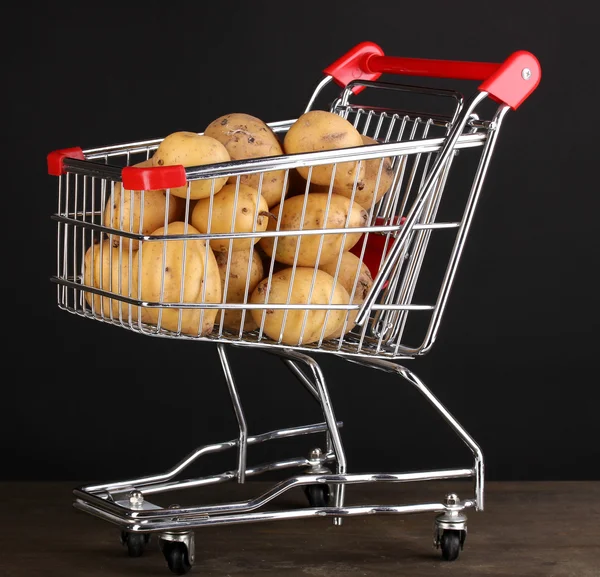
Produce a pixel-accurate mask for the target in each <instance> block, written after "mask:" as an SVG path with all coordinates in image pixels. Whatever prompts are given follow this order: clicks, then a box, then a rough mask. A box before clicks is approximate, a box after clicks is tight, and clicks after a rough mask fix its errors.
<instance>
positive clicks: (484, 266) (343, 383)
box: [0, 0, 600, 481]
mask: <svg viewBox="0 0 600 577" xmlns="http://www.w3.org/2000/svg"><path fill="white" fill-rule="evenodd" d="M49 6H50V4H49V5H48V6H46V7H45V6H42V5H40V6H39V7H37V8H28V6H27V5H26V4H25V5H21V6H18V7H17V9H18V10H19V11H20V15H19V16H18V17H17V18H16V19H15V20H13V21H12V22H11V23H10V24H9V23H8V21H6V22H5V23H6V24H7V25H8V26H9V27H14V28H16V30H17V36H18V37H19V38H20V41H19V42H18V43H17V44H14V45H10V46H9V47H8V48H7V49H6V50H5V53H4V58H5V63H7V64H8V70H7V72H8V74H9V79H8V80H9V81H8V82H6V84H5V90H4V91H3V92H4V94H5V97H8V99H9V105H8V107H7V108H5V117H6V120H7V125H8V127H9V129H10V130H11V132H12V135H11V136H10V139H9V140H8V142H7V143H6V146H7V150H6V151H7V152H8V155H7V156H6V155H5V158H8V159H9V160H10V163H9V165H8V166H5V172H4V174H5V176H8V190H7V189H5V191H4V193H5V198H4V200H5V204H4V206H5V209H6V210H5V212H4V217H5V221H6V222H8V223H9V227H8V230H7V232H6V233H5V237H4V241H5V252H4V254H5V255H7V256H8V262H9V266H7V267H5V268H4V272H3V279H4V282H3V291H4V293H5V296H4V299H3V300H4V307H5V311H8V317H7V316H4V329H5V342H6V343H9V344H8V345H7V346H5V355H4V368H5V372H4V378H3V379H2V381H3V384H2V391H3V393H2V399H3V402H2V416H1V424H0V427H1V428H2V430H3V431H2V434H1V435H0V455H2V456H1V457H0V478H1V479H5V480H7V479H23V480H57V479H66V480H75V479H77V480H85V481H92V480H110V479H115V478H116V479H120V478H123V477H125V476H129V475H137V474H145V473H154V472H159V471H162V470H164V469H166V468H168V467H170V466H171V465H172V464H174V463H175V462H176V461H178V460H179V459H180V458H182V457H183V456H184V455H185V454H187V452H188V451H190V450H192V449H193V448H194V447H196V446H198V445H203V444H207V443H212V442H218V441H224V440H228V439H231V438H234V437H235V436H236V428H235V426H236V425H235V420H234V416H233V412H232V410H231V406H230V404H229V400H228V397H227V391H226V387H225V383H224V379H223V376H222V374H221V372H220V367H219V364H218V358H217V354H216V350H215V346H214V345H211V344H209V343H191V342H183V343H181V342H176V341H173V340H166V339H152V338H147V337H141V336H138V335H136V334H134V333H130V332H128V331H125V330H120V329H117V328H113V327H111V326H108V325H103V324H101V323H92V322H91V321H85V320H82V319H80V318H76V317H73V316H71V315H69V314H67V313H63V312H60V311H59V310H58V307H57V306H56V289H55V286H54V285H53V284H51V283H50V281H49V277H50V275H51V274H52V273H53V270H54V269H53V267H54V264H55V260H54V259H55V250H56V248H55V239H56V231H55V224H54V223H53V222H52V221H51V220H50V216H51V214H52V213H53V211H54V210H55V207H56V196H55V195H56V181H55V179H54V177H50V176H48V174H47V171H46V155H47V154H48V152H50V151H51V150H55V149H59V148H65V147H70V146H80V147H82V148H84V149H85V148H88V147H96V146H103V145H107V144H116V143H120V142H132V141H136V140H144V139H151V138H157V137H161V136H164V135H166V134H167V133H169V132H172V131H175V130H195V131H201V130H203V129H204V127H205V126H206V125H207V124H208V123H209V122H210V121H211V120H212V119H214V118H216V117H218V116H220V115H221V114H225V113H228V112H234V111H240V112H247V113H250V114H254V115H256V116H258V117H260V118H262V119H263V120H265V121H269V122H270V121H274V120H284V119H288V118H294V117H296V116H298V115H299V114H300V113H301V111H302V110H303V109H304V107H305V105H306V103H307V101H308V98H309V97H310V95H311V93H312V91H313V88H314V87H315V86H316V84H317V83H318V81H319V80H320V79H321V78H322V70H323V68H324V67H325V66H327V65H328V64H330V63H331V62H333V61H334V60H335V59H337V58H338V57H339V56H341V55H342V54H343V53H344V52H346V51H347V50H348V49H350V48H351V47H352V46H354V45H355V44H356V43H358V42H360V41H363V40H371V41H373V42H376V43H378V44H379V45H380V46H381V47H382V48H383V49H384V50H385V52H386V53H387V54H389V55H398V56H413V57H422V58H446V59H455V60H481V61H492V62H499V61H502V60H503V59H504V58H505V57H506V56H507V55H508V54H510V53H511V52H512V51H514V50H519V49H524V50H530V51H531V52H533V53H534V54H535V55H536V56H537V57H538V59H539V60H540V62H541V66H542V81H541V83H540V85H539V87H538V89H537V91H536V92H535V93H534V94H533V96H532V97H531V98H530V99H529V100H527V101H526V102H525V103H524V104H523V106H522V107H521V108H519V109H518V110H517V111H516V112H512V113H509V115H508V116H507V119H506V122H505V125H504V127H503V130H502V132H501V134H500V138H499V141H498V146H497V149H496V152H495V155H494V157H493V159H492V165H491V168H490V172H489V175H488V180H487V181H486V184H485V188H484V192H483V195H482V199H481V202H480V204H479V207H478V211H477V214H476V217H475V221H474V224H473V226H472V229H471V234H470V237H469V241H468V243H467V247H466V249H465V253H464V257H463V260H462V262H461V266H460V268H459V274H458V276H457V280H456V283H455V285H454V289H453V292H452V295H451V298H450V302H449V307H448V310H447V313H446V315H445V317H444V323H443V325H442V329H441V332H440V334H439V337H438V341H437V343H436V346H435V347H434V348H433V350H432V352H431V353H430V354H429V355H427V356H425V357H423V358H421V359H418V360H415V361H409V364H408V365H407V366H409V368H411V369H413V370H415V372H416V373H417V374H418V375H419V376H420V377H421V378H423V380H424V381H425V382H426V383H427V384H428V385H429V386H430V387H431V389H432V390H433V391H434V393H435V394H436V395H437V396H438V397H439V398H440V400H442V402H444V403H445V404H446V405H447V406H448V408H449V409H450V410H451V411H452V412H453V413H454V414H455V416H456V417H457V418H458V419H459V420H460V421H461V422H462V424H463V425H464V426H465V428H466V429H467V430H468V431H469V432H470V433H471V434H472V435H473V436H474V438H475V439H476V440H477V441H478V442H479V443H480V445H481V447H482V449H483V452H484V455H485V456H486V458H487V463H486V464H487V477H488V479H490V480H497V479H600V450H599V449H598V443H599V440H600V425H599V424H598V423H599V419H598V401H599V394H598V388H599V386H600V383H599V380H598V372H597V370H596V361H597V349H598V344H599V339H598V328H599V317H598V310H597V297H598V284H597V282H596V280H595V279H596V277H597V274H595V273H596V271H595V269H597V268H598V255H599V250H598V249H599V244H598V218H597V213H598V209H599V208H600V204H599V201H598V192H599V190H598V178H597V170H596V164H597V162H598V159H597V153H598V140H597V130H596V122H597V107H598V104H597V102H598V96H599V92H600V91H599V88H600V86H599V83H598V72H597V71H598V57H599V56H600V55H599V54H598V49H597V44H596V41H595V34H596V32H595V30H594V19H593V17H592V16H591V15H590V14H589V13H588V10H591V8H589V9H588V8H586V7H585V6H586V4H585V3H583V2H573V1H571V2H568V3H564V4H563V5H560V6H561V7H560V8H559V7H554V6H553V5H552V4H550V3H548V2H503V3H500V4H499V3H495V2H494V3H492V2H481V1H459V2H446V1H442V0H438V1H433V0H429V1H428V2H418V3H409V2H399V1H396V0H394V1H376V0H374V1H370V2H358V1H354V0H353V1H349V0H347V1H345V2H340V1H333V0H330V1H327V2H303V3H301V2H293V3H291V2H290V3H287V2H268V1H253V2H241V1H237V2H236V1H228V2H221V3H216V2H215V3H211V2H194V3H193V2H187V3H183V2H180V3H163V2H145V3H140V5H139V6H138V7H137V8H129V7H127V5H126V4H125V3H124V2H123V3H120V4H114V5H110V4H108V3H90V4H85V7H84V5H83V4H81V3H79V4H68V3H63V4H60V5H58V4H53V5H52V8H50V7H49ZM28 11H29V12H28ZM414 80H415V79H408V81H410V82H413V81H414ZM440 85H444V86H447V85H448V83H440ZM475 88H476V86H475V84H473V85H468V86H467V87H465V88H464V90H465V92H466V93H467V94H469V93H470V92H469V91H472V90H475ZM461 89H463V86H462V85H461ZM5 106H6V104H5ZM5 230H6V229H5ZM231 357H232V361H233V363H234V370H235V371H236V373H235V374H236V375H237V376H239V387H240V392H241V396H242V400H243V402H244V404H245V408H246V412H247V418H248V422H249V425H250V429H251V433H253V434H255V433H260V432H264V431H267V430H271V429H274V428H277V427H280V426H292V425H299V424H305V423H308V422H315V421H318V420H321V417H320V415H319V411H318V407H317V406H316V405H315V404H314V403H313V401H312V400H311V399H310V398H309V396H308V395H307V393H306V392H305V391H304V390H303V389H302V388H301V387H300V386H299V385H298V384H297V383H296V382H295V381H294V380H293V379H292V378H291V376H290V375H289V374H288V373H287V372H286V370H285V368H284V367H283V366H282V365H281V363H280V362H279V361H277V359H276V358H274V357H272V356H270V355H267V354H264V353H261V352H255V351H254V350H252V349H247V350H239V351H232V353H231ZM317 359H318V360H321V361H322V366H323V369H324V371H325V375H326V377H328V379H329V381H328V382H329V384H330V389H331V394H332V397H333V401H334V406H335V408H336V411H337V416H338V418H339V419H341V420H343V421H344V423H345V426H344V429H343V439H344V441H345V444H346V451H347V456H348V462H349V468H350V470H351V471H354V472H360V471H368V470H371V471H392V470H393V471H397V472H401V471H408V470H412V469H419V468H424V467H434V468H442V467H446V466H448V467H454V466H462V465H463V464H464V465H468V463H469V462H470V460H469V459H470V456H469V455H470V454H469V452H468V450H467V449H466V448H465V447H464V446H462V444H461V443H460V442H459V441H458V440H457V438H456V437H455V436H454V435H453V433H452V432H450V431H449V430H448V429H447V428H446V427H445V425H444V423H442V421H441V419H440V418H439V417H438V416H437V415H436V414H435V413H434V412H433V411H432V410H431V409H430V407H429V406H427V405H426V403H425V402H424V401H423V399H422V398H421V397H419V395H418V393H417V392H416V391H415V390H413V389H411V388H410V387H409V385H407V384H406V383H404V382H401V381H400V380H399V379H395V378H394V377H392V376H390V375H386V374H383V373H374V372H373V371H371V370H368V369H365V368H362V367H359V366H356V365H354V364H350V363H347V362H346V361H343V360H341V359H337V358H329V357H326V356H319V357H317ZM320 440H321V439H319V442H320ZM310 446H312V441H311V440H309V439H306V438H304V439H300V440H296V441H290V442H289V443H283V442H276V443H274V444H273V445H272V446H264V447H260V448H256V449H252V450H251V452H250V459H251V461H252V462H253V463H255V462H259V461H264V460H266V459H272V458H278V457H280V456H282V457H293V456H297V455H298V453H300V455H304V454H305V453H306V452H307V450H308V449H309V448H310ZM223 466H225V467H226V468H231V467H233V466H234V455H224V456H223V457H222V458H220V459H213V460H208V461H207V462H206V463H205V464H204V465H203V466H200V469H199V470H201V471H203V472H206V471H208V470H209V469H211V470H212V469H213V468H217V467H223ZM219 470H222V469H219Z"/></svg>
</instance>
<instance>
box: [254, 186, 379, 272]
mask: <svg viewBox="0 0 600 577" xmlns="http://www.w3.org/2000/svg"><path fill="white" fill-rule="evenodd" d="M328 200H329V195H328V194H324V193H320V192H311V193H309V194H308V195H307V196H306V211H305V214H304V222H301V217H302V209H303V206H304V201H305V196H304V195H301V196H293V197H291V198H288V199H286V200H285V203H284V205H283V214H282V216H281V222H280V226H279V230H317V229H326V228H344V227H346V226H347V228H349V229H351V228H353V227H362V226H365V225H366V223H367V219H368V214H367V211H366V210H364V209H363V208H362V206H360V205H359V204H358V203H356V202H354V203H352V205H351V203H350V199H348V198H346V197H345V196H342V195H340V194H332V195H331V201H330V207H329V212H328V213H327V223H325V222H324V218H325V211H326V207H327V203H328ZM280 206H281V205H278V206H276V207H275V208H273V209H272V211H271V212H272V213H273V216H274V218H269V223H268V227H267V230H276V229H277V219H278V218H279V210H280ZM349 213H350V218H349V219H348V224H347V225H346V219H347V217H348V214H349ZM361 234H362V233H352V232H348V233H346V234H345V239H344V234H341V233H332V234H323V235H319V234H315V235H305V236H303V237H300V236H297V235H292V236H281V237H277V238H278V240H277V248H276V251H277V252H276V254H275V259H276V260H277V261H278V262H281V263H284V264H287V265H290V266H291V265H293V264H294V257H295V254H296V244H297V242H298V240H299V239H300V249H299V251H298V262H297V264H298V265H299V266H314V265H315V264H316V262H317V254H318V250H319V243H320V242H321V239H323V245H322V248H321V254H320V258H319V263H320V264H325V263H327V262H329V261H330V260H332V259H335V258H337V257H338V255H339V253H340V250H342V245H343V250H350V249H351V248H352V247H353V246H354V245H355V244H356V243H357V242H358V241H359V240H360V237H361ZM259 245H260V246H261V248H262V249H263V250H264V252H265V253H266V254H267V255H268V256H273V246H274V238H273V237H263V238H261V239H260V241H259Z"/></svg>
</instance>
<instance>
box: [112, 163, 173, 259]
mask: <svg viewBox="0 0 600 577" xmlns="http://www.w3.org/2000/svg"><path fill="white" fill-rule="evenodd" d="M133 166H136V167H140V168H143V167H148V166H152V159H151V158H150V159H148V160H145V161H142V162H138V163H137V164H134V165H133ZM142 196H143V199H144V201H143V218H142ZM132 207H133V210H132ZM166 211H167V193H166V191H165V190H145V191H143V192H142V191H139V190H125V193H123V185H122V184H121V183H120V182H115V184H114V191H113V193H112V194H110V196H109V197H108V199H107V201H106V206H105V207H104V215H103V224H104V226H108V227H111V228H115V229H117V230H122V231H125V232H131V233H134V234H150V233H151V232H152V231H153V230H155V229H157V228H158V227H159V226H164V224H165V213H166ZM184 211H185V202H184V201H183V199H181V198H178V197H176V196H174V195H172V194H171V195H169V214H168V216H167V223H169V222H173V221H174V220H179V219H181V218H183V214H184ZM132 213H133V214H132ZM113 242H114V246H119V244H122V245H123V249H124V250H137V249H138V248H139V241H138V240H137V239H129V238H126V237H119V236H117V235H115V236H114V237H113Z"/></svg>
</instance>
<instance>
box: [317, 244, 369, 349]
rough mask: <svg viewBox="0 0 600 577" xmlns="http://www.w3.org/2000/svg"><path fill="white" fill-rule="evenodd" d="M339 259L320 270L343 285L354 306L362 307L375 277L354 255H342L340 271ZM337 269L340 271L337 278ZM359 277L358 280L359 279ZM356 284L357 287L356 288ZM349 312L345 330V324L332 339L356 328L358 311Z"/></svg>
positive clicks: (349, 253)
mask: <svg viewBox="0 0 600 577" xmlns="http://www.w3.org/2000/svg"><path fill="white" fill-rule="evenodd" d="M337 265H338V259H337V258H336V259H334V260H333V261H331V262H329V263H327V264H325V265H322V266H320V267H319V268H320V269H321V270H323V271H325V272H326V273H329V274H330V275H331V276H332V277H334V278H335V279H336V282H337V283H339V284H340V285H342V286H343V287H344V288H345V289H346V291H347V292H348V294H349V295H350V298H351V299H352V300H351V302H352V304H355V305H360V304H362V303H363V302H364V300H365V298H366V297H367V294H368V293H369V290H370V289H371V287H372V286H373V277H372V276H371V272H370V271H369V269H368V268H367V266H366V265H365V264H364V263H363V262H362V261H361V260H360V259H359V258H358V257H357V256H356V255H355V254H353V253H351V252H345V253H343V254H342V260H341V262H340V266H339V269H338V268H337ZM336 269H337V271H338V273H337V277H336V274H335V272H336ZM357 277H358V278H357ZM355 283H356V287H355ZM347 312H348V322H347V324H346V327H345V330H344V326H343V325H344V322H346V321H345V320H344V322H343V323H342V326H341V327H340V328H339V330H337V331H335V332H334V333H332V334H330V335H329V337H330V338H339V337H341V336H342V331H343V333H344V334H347V333H349V332H350V331H351V330H352V329H353V328H354V327H355V326H356V323H355V322H354V321H355V319H356V315H357V314H358V311H357V310H355V311H347Z"/></svg>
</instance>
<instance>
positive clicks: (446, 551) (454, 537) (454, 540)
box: [440, 529, 462, 561]
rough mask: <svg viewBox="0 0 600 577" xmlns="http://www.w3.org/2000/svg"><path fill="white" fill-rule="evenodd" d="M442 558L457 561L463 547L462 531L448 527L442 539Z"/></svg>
mask: <svg viewBox="0 0 600 577" xmlns="http://www.w3.org/2000/svg"><path fill="white" fill-rule="evenodd" d="M440 548H441V550H442V559H444V561H455V560H456V559H458V554H459V553H460V550H461V548H462V543H461V534H460V531H456V530H451V529H446V530H445V531H444V532H443V533H442V538H441V539H440Z"/></svg>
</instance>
